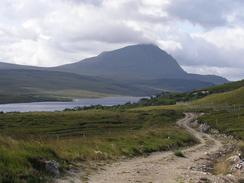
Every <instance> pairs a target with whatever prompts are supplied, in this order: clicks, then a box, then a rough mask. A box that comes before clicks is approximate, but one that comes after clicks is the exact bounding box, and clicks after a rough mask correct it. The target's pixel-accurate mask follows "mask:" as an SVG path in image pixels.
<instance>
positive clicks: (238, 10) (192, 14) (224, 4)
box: [167, 0, 244, 28]
mask: <svg viewBox="0 0 244 183" xmlns="http://www.w3.org/2000/svg"><path fill="white" fill-rule="evenodd" d="M243 5H244V2H243V1H242V0H213V1H211V2H210V1H206V0H174V1H171V3H170V4H169V6H168V7H167V11H168V12H169V14H170V15H171V16H173V17H175V18H178V19H181V20H187V21H190V22H192V23H193V24H199V25H201V26H204V27H208V28H210V27H218V26H225V25H229V24H232V23H235V22H236V21H238V20H240V19H239V16H240V15H243V13H242V12H243V8H242V6H243Z"/></svg>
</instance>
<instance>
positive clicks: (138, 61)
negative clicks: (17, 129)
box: [0, 45, 228, 102]
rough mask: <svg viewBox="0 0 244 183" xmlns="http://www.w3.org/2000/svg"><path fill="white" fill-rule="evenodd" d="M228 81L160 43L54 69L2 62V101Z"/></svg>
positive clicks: (147, 92) (142, 92)
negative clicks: (185, 62)
mask: <svg viewBox="0 0 244 183" xmlns="http://www.w3.org/2000/svg"><path fill="white" fill-rule="evenodd" d="M226 82H228V81H227V80H226V79H225V78H222V77H219V76H214V75H197V74H189V73H187V72H185V71H184V70H183V69H182V68H181V67H180V66H179V64H178V63H177V62H176V60H175V59H174V58H173V57H172V56H170V55H169V54H167V53H166V52H165V51H163V50H161V49H160V48H159V47H157V46H155V45H133V46H128V47H125V48H121V49H118V50H114V51H110V52H104V53H101V54H100V55H98V56H97V57H92V58H88V59H85V60H82V61H80V62H77V63H73V64H67V65H62V66H59V67H52V68H42V67H33V66H25V65H16V64H8V63H0V86H1V87H0V102H1V99H4V98H8V97H7V96H6V95H11V97H9V98H10V99H11V98H15V99H16V98H18V100H19V98H20V101H22V98H21V96H25V97H24V101H28V98H33V97H30V96H37V97H34V98H33V100H36V99H37V98H42V97H43V96H45V97H46V98H47V99H50V97H53V96H55V97H56V96H58V97H100V96H107V95H131V96H151V95H155V94H159V93H161V92H162V91H174V92H184V91H192V90H196V89H200V88H206V87H213V86H215V85H217V84H222V83H226ZM1 96H2V97H1ZM7 101H9V100H7ZM12 101H14V100H12ZM31 101H32V100H31Z"/></svg>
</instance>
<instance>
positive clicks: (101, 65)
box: [53, 44, 227, 84]
mask: <svg viewBox="0 0 244 183" xmlns="http://www.w3.org/2000/svg"><path fill="white" fill-rule="evenodd" d="M53 69H54V70H59V71H64V72H72V73H77V74H83V75H91V76H100V77H105V78H113V79H117V80H152V79H169V78H171V79H187V80H198V81H203V82H208V83H213V84H222V83H225V82H227V80H226V79H224V78H222V77H219V76H211V75H208V76H202V75H197V74H188V73H186V72H185V71H184V70H183V69H182V68H181V67H180V66H179V64H178V63H177V61H176V60H175V59H174V58H173V57H172V56H170V55H169V54H167V53H166V52H165V51H163V50H161V49H160V48H159V47H157V46H155V45H151V44H143V45H133V46H128V47H125V48H121V49H118V50H114V51H110V52H104V53H102V54H100V55H98V56H97V57H92V58H88V59H84V60H82V61H80V62H77V63H73V64H67V65H63V66H59V67H56V68H53Z"/></svg>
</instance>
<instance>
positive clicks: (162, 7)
mask: <svg viewBox="0 0 244 183" xmlns="http://www.w3.org/2000/svg"><path fill="white" fill-rule="evenodd" d="M140 43H153V44H156V45H158V46H159V47H160V48H161V49H163V50H165V51H167V52H168V53H169V54H171V55H172V56H173V57H175V58H176V60H177V61H178V63H179V64H180V65H181V66H182V67H183V68H184V69H185V70H186V71H188V72H192V73H200V74H216V75H221V76H224V77H226V78H228V79H229V80H238V79H243V78H244V1H243V0H1V6H0V62H8V63H16V64H24V65H35V66H56V65H61V64H66V63H72V62H77V61H79V60H82V59H84V58H86V57H90V56H95V55H97V54H99V53H101V52H103V51H109V50H114V49H117V48H121V47H124V46H127V45H132V44H140Z"/></svg>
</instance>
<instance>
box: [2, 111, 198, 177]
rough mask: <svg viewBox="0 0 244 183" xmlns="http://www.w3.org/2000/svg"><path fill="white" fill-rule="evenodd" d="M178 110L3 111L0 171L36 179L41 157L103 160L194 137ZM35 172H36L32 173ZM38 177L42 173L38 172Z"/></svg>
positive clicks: (180, 143) (182, 143)
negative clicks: (37, 160)
mask: <svg viewBox="0 0 244 183" xmlns="http://www.w3.org/2000/svg"><path fill="white" fill-rule="evenodd" d="M182 117H183V115H182V113H180V112H175V111H172V110H162V111H148V112H138V111H126V110H122V111H121V110H116V109H114V110H112V109H107V110H86V111H77V112H53V113H7V114H0V133H1V138H0V177H2V179H4V178H5V179H6V180H14V181H15V182H17V181H20V180H22V181H23V180H25V181H26V180H29V181H30V180H32V179H33V180H34V179H35V181H37V179H39V178H40V177H41V176H42V175H45V172H43V171H42V170H36V169H34V168H33V166H34V165H33V163H32V160H33V159H35V158H38V157H42V158H45V159H49V160H50V159H51V160H52V159H54V160H56V161H59V162H60V163H61V164H62V166H63V168H65V166H66V164H67V163H70V162H76V161H81V160H82V161H85V162H86V161H91V160H94V161H99V160H103V159H116V158H118V157H121V156H136V155H141V154H144V153H150V152H153V151H159V150H168V149H174V148H178V147H180V146H185V145H189V144H192V143H194V142H195V140H194V138H193V137H192V136H191V135H189V134H188V133H186V132H185V131H184V130H182V129H180V128H178V127H177V126H176V124H175V121H176V120H177V119H179V118H182ZM33 176H34V177H33ZM38 177H39V178H38Z"/></svg>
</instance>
